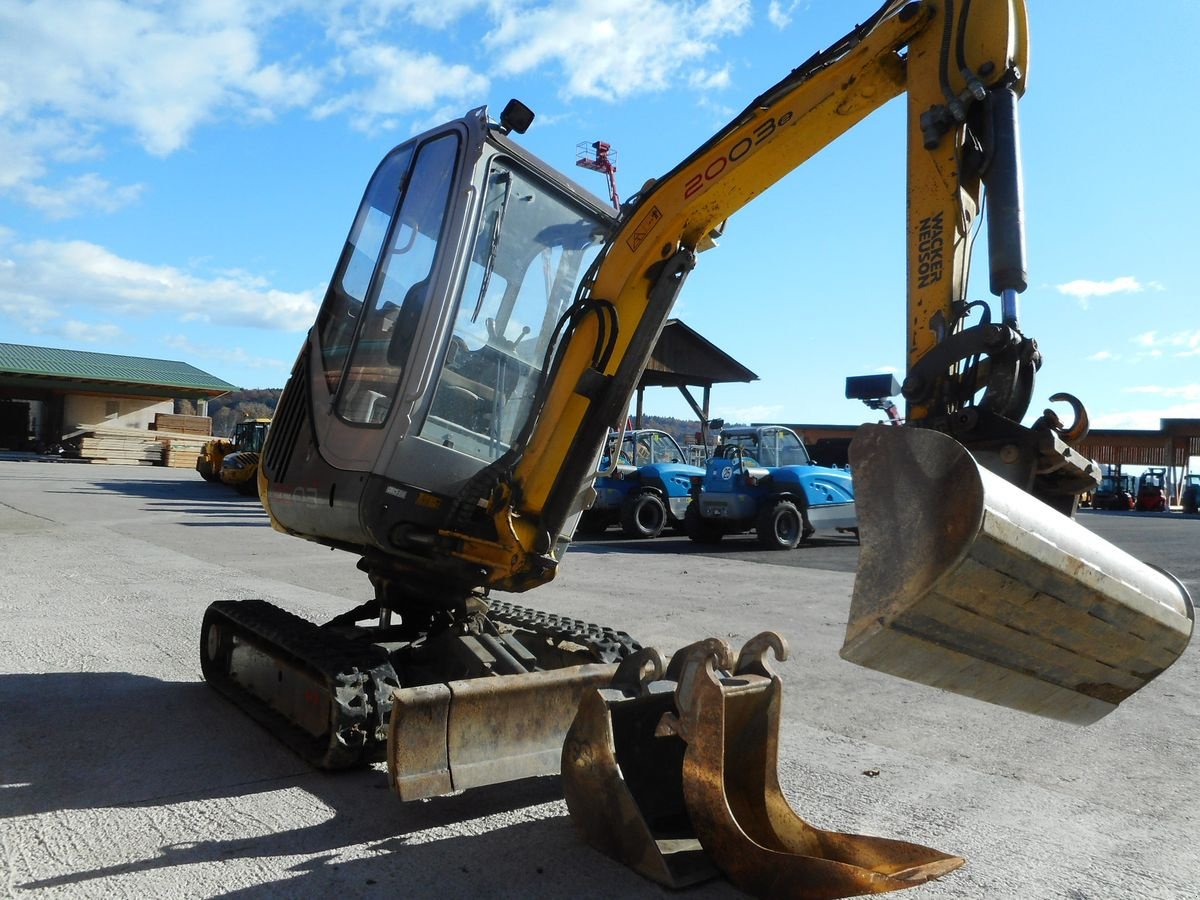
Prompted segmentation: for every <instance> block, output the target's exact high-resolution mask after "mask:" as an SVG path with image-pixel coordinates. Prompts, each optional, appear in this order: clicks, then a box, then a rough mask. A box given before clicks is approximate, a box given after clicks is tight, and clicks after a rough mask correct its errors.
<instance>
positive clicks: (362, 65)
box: [313, 44, 488, 131]
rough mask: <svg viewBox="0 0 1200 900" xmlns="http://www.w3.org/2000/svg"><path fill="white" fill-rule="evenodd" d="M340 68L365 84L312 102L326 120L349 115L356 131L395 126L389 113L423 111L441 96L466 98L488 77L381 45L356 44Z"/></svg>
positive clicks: (479, 92)
mask: <svg viewBox="0 0 1200 900" xmlns="http://www.w3.org/2000/svg"><path fill="white" fill-rule="evenodd" d="M342 65H343V66H344V67H345V70H346V71H347V72H349V73H352V74H354V75H357V76H360V77H362V78H364V79H366V81H367V85H366V86H365V87H364V88H363V89H361V90H357V91H349V92H346V93H344V94H341V95H340V96H338V97H337V98H335V99H332V100H329V101H327V102H325V103H323V104H320V105H319V106H317V108H316V109H315V110H314V112H313V114H314V115H315V116H316V117H317V118H325V117H326V116H330V115H333V114H335V113H342V112H345V113H348V114H349V115H350V117H351V122H352V124H353V125H354V126H355V127H356V128H359V129H361V130H364V131H371V130H374V129H375V128H380V127H382V128H392V127H395V121H394V120H393V119H392V118H391V117H392V116H396V115H400V114H404V113H412V112H416V111H418V110H422V109H426V108H428V107H431V106H434V105H436V104H438V103H442V102H444V101H446V100H459V101H468V100H470V99H473V98H478V97H482V96H484V95H485V94H486V93H487V90H488V80H487V78H485V77H484V76H482V75H480V74H478V73H476V72H474V71H473V70H472V69H471V68H470V67H469V66H464V65H455V64H451V63H447V62H445V61H443V60H442V59H440V58H439V57H437V56H435V55H433V54H429V53H423V54H422V53H412V52H409V51H405V50H400V49H397V48H396V47H390V46H387V45H385V44H372V45H363V46H355V47H353V48H351V49H350V52H348V53H347V54H346V57H345V58H344V59H343V60H342Z"/></svg>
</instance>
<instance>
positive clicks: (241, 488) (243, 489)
mask: <svg viewBox="0 0 1200 900" xmlns="http://www.w3.org/2000/svg"><path fill="white" fill-rule="evenodd" d="M235 487H236V489H237V492H238V493H239V494H242V495H244V496H246V497H251V496H254V497H257V496H258V477H257V476H255V477H254V478H247V479H246V480H245V481H239V482H238V483H237V484H236V485H235Z"/></svg>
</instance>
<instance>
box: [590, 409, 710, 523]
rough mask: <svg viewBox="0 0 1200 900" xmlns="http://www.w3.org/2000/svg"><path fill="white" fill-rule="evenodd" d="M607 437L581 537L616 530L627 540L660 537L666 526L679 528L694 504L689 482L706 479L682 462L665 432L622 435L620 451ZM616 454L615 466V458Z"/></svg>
mask: <svg viewBox="0 0 1200 900" xmlns="http://www.w3.org/2000/svg"><path fill="white" fill-rule="evenodd" d="M616 443H617V435H616V434H610V435H609V439H608V445H607V448H606V449H605V451H604V457H603V458H602V459H601V460H600V471H601V472H602V473H607V474H604V475H602V476H601V477H599V478H597V479H596V502H595V503H593V504H592V507H591V509H589V510H587V511H585V512H584V513H583V515H582V516H581V517H580V520H579V527H578V529H577V530H578V531H579V533H580V534H582V535H587V534H600V533H602V532H604V531H605V530H606V529H608V527H609V526H611V525H616V524H620V526H621V530H622V531H623V532H624V533H625V534H627V535H629V536H630V537H640V538H651V537H658V535H660V534H661V533H662V531H663V529H664V528H666V527H667V526H671V527H673V528H675V529H677V530H682V528H683V517H684V513H685V511H686V510H687V508H688V504H690V503H691V502H692V496H691V489H692V480H693V479H694V478H700V477H702V476H703V475H704V470H703V469H701V468H699V467H698V466H690V465H688V464H686V463H685V462H683V460H684V459H685V456H684V453H683V451H682V450H681V449H680V448H679V444H677V443H676V442H675V439H674V438H673V437H671V436H670V435H669V434H667V433H666V432H665V431H657V430H655V429H642V430H638V431H626V432H625V437H624V439H623V440H622V441H621V446H620V448H619V449H618V448H617V446H616ZM614 452H615V453H616V461H615V463H614V460H613V454H614Z"/></svg>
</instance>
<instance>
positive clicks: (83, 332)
mask: <svg viewBox="0 0 1200 900" xmlns="http://www.w3.org/2000/svg"><path fill="white" fill-rule="evenodd" d="M41 333H43V334H45V333H51V334H55V335H57V336H58V337H62V338H66V339H67V340H69V341H74V342H77V343H85V344H94V343H100V342H108V341H113V340H116V339H117V338H119V337H120V336H121V334H122V332H121V329H120V327H119V326H117V325H113V324H111V323H95V322H80V321H79V320H77V319H69V320H67V321H66V322H63V323H62V325H61V326H59V327H57V328H52V329H49V331H48V332H41Z"/></svg>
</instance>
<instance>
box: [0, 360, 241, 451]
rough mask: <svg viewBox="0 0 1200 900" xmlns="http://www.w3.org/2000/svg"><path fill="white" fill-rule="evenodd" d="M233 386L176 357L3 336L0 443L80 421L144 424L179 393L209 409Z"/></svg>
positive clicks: (58, 431)
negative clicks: (8, 339)
mask: <svg viewBox="0 0 1200 900" xmlns="http://www.w3.org/2000/svg"><path fill="white" fill-rule="evenodd" d="M234 390H237V386H236V385H232V384H230V383H229V382H227V381H222V380H221V379H220V378H217V377H216V376H215V375H210V374H208V373H207V372H204V371H202V370H200V369H197V368H196V367H195V366H193V365H190V364H188V363H185V362H180V361H177V360H166V359H150V358H147V357H142V356H120V355H117V354H113V353H91V352H88V351H83V350H60V349H57V348H53V347H30V346H26V345H24V344H3V343H0V447H2V448H6V449H25V448H27V447H31V446H37V445H38V444H52V443H55V442H56V441H59V440H61V439H62V436H63V435H64V434H68V433H70V432H72V431H74V430H76V429H77V428H78V427H79V426H80V425H95V424H100V423H103V424H107V425H116V426H124V427H128V428H138V429H145V428H147V427H148V426H149V425H150V423H152V422H153V421H154V416H155V414H156V413H160V412H166V413H170V412H172V411H173V410H174V405H175V401H176V400H191V401H194V402H196V403H197V406H199V407H200V408H201V409H203V408H204V406H205V405H206V404H207V402H208V401H209V400H210V399H212V398H214V397H219V396H221V395H222V394H225V393H228V392H229V391H234Z"/></svg>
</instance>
